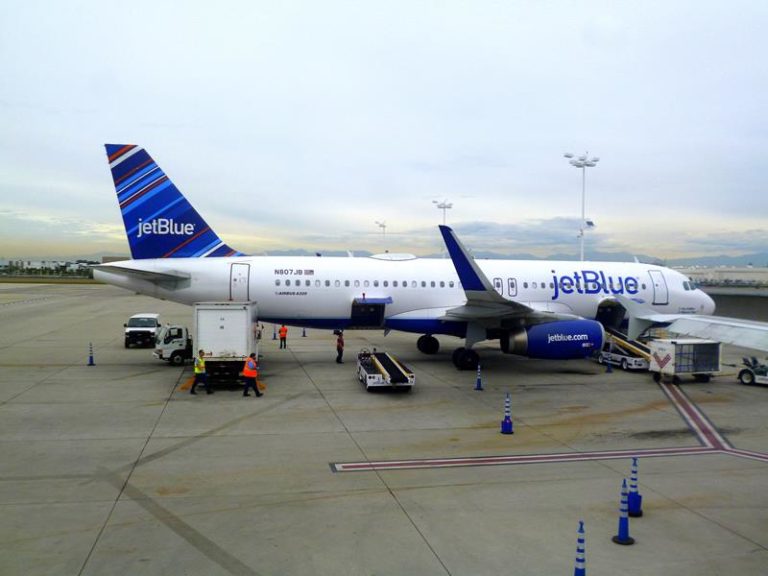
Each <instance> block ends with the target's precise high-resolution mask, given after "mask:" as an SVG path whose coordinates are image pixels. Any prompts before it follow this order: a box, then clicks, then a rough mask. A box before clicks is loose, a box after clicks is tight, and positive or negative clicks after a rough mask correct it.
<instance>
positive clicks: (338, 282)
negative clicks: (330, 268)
mask: <svg viewBox="0 0 768 576" xmlns="http://www.w3.org/2000/svg"><path fill="white" fill-rule="evenodd" d="M333 285H334V286H335V287H336V288H339V287H340V286H341V280H336V281H335V282H334V283H333Z"/></svg>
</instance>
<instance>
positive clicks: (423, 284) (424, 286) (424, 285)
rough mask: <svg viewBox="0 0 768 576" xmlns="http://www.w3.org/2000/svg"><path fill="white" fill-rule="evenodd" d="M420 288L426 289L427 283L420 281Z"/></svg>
mask: <svg viewBox="0 0 768 576" xmlns="http://www.w3.org/2000/svg"><path fill="white" fill-rule="evenodd" d="M421 287H422V288H426V287H427V282H426V280H422V281H421Z"/></svg>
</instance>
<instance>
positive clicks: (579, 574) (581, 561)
mask: <svg viewBox="0 0 768 576" xmlns="http://www.w3.org/2000/svg"><path fill="white" fill-rule="evenodd" d="M577 534H578V538H577V540H576V565H575V566H574V568H573V576H587V569H586V567H585V564H586V562H587V560H586V557H585V550H584V521H583V520H579V530H578V531H577Z"/></svg>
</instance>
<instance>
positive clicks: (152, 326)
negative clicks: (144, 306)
mask: <svg viewBox="0 0 768 576" xmlns="http://www.w3.org/2000/svg"><path fill="white" fill-rule="evenodd" d="M123 327H124V328H125V347H126V348H129V347H130V346H131V344H135V345H137V346H154V344H155V337H156V336H157V330H158V328H159V327H160V315H159V314H155V313H153V312H142V313H141V314H134V315H133V316H131V317H130V318H128V322H126V323H125V324H123Z"/></svg>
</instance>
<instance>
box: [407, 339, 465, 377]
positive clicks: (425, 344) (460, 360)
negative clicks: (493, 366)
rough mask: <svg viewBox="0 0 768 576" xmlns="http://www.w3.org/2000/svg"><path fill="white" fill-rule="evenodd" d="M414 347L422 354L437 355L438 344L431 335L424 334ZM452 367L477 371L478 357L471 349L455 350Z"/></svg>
mask: <svg viewBox="0 0 768 576" xmlns="http://www.w3.org/2000/svg"><path fill="white" fill-rule="evenodd" d="M416 347H417V348H418V349H419V352H421V353H422V354H437V351H438V350H439V349H440V342H438V341H437V338H435V337H434V336H432V335H431V334H424V335H423V336H420V337H419V339H418V340H417V341H416ZM452 358H453V365H454V366H456V368H457V369H458V370H477V365H478V364H479V363H480V356H478V355H477V352H475V351H474V350H472V349H471V348H456V350H454V351H453V357H452Z"/></svg>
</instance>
